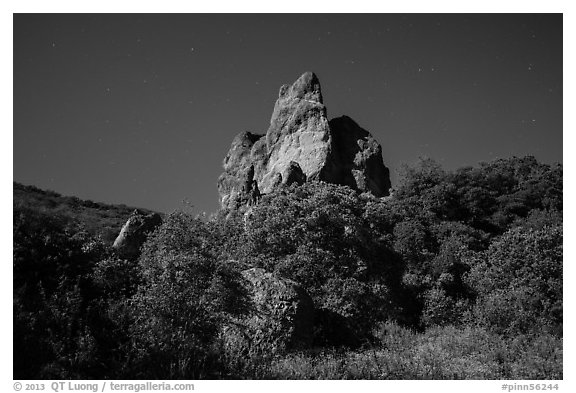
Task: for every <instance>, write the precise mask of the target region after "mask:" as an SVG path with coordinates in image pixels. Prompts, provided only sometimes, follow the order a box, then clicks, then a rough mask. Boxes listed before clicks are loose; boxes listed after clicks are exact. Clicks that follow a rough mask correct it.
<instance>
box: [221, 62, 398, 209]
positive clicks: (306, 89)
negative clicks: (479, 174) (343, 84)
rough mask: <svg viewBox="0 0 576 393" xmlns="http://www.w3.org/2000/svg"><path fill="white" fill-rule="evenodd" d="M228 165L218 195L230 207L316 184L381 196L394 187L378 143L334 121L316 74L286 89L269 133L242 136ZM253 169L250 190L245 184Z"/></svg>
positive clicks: (235, 142) (350, 125)
mask: <svg viewBox="0 0 576 393" xmlns="http://www.w3.org/2000/svg"><path fill="white" fill-rule="evenodd" d="M223 166H224V173H223V174H222V175H221V176H220V178H219V179H218V192H219V194H220V204H221V206H222V207H223V208H225V209H234V208H238V207H241V206H244V205H247V204H248V205H249V204H253V203H254V202H255V201H257V199H258V198H259V197H260V193H263V194H266V193H270V192H272V191H274V190H275V189H276V188H277V187H279V186H281V185H287V184H292V183H297V184H302V183H304V182H306V181H313V180H321V181H326V182H329V183H334V184H341V185H347V186H350V187H352V188H353V189H355V190H358V191H360V192H370V193H372V194H373V195H374V196H377V197H382V196H386V195H388V189H389V188H390V178H389V172H388V169H387V168H386V167H385V166H384V163H383V161H382V149H381V147H380V145H379V144H378V142H376V140H375V139H374V138H373V137H372V135H370V133H369V132H368V131H366V130H364V129H362V128H361V127H360V126H358V125H357V124H356V123H355V122H354V121H353V120H352V119H350V118H349V117H341V118H337V119H333V120H331V121H328V117H327V111H326V106H325V105H324V102H323V98H322V91H321V87H320V81H319V80H318V77H317V76H316V75H315V74H314V73H312V72H306V73H304V74H303V75H302V76H301V77H300V78H298V80H296V81H295V82H294V83H293V84H292V85H284V86H282V87H281V88H280V92H279V94H278V99H277V100H276V104H275V106H274V111H273V113H272V118H271V120H270V126H269V128H268V130H267V132H266V134H265V135H259V134H253V133H250V132H243V133H241V134H239V135H238V136H236V138H234V140H233V142H232V146H231V148H230V150H229V151H228V154H227V155H226V158H225V159H224V165H223ZM250 168H253V169H250ZM252 170H253V172H250V175H251V178H250V181H251V182H253V184H252V183H251V188H250V189H249V188H248V187H243V184H245V182H246V173H248V171H252ZM254 190H258V192H257V193H256V192H255V191H254Z"/></svg>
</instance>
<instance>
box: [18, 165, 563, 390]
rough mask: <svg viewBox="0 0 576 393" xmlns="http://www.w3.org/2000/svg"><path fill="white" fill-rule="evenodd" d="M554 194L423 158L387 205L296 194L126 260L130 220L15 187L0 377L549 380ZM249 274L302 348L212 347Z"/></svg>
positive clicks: (554, 328)
mask: <svg viewBox="0 0 576 393" xmlns="http://www.w3.org/2000/svg"><path fill="white" fill-rule="evenodd" d="M562 182H563V180H562V166H561V165H546V164H542V163H539V162H537V161H536V160H535V159H534V158H533V157H524V158H516V157H513V158H509V159H503V160H496V161H493V162H490V163H482V164H480V165H479V166H477V167H474V168H472V167H469V168H461V169H458V170H455V171H446V170H444V169H443V168H442V167H441V166H440V165H438V164H437V163H436V162H434V161H433V160H430V159H424V160H421V161H420V162H418V163H417V164H416V165H414V166H412V167H408V166H407V167H405V168H404V173H403V175H402V177H401V179H400V180H399V182H398V185H397V186H396V189H395V190H394V192H393V194H392V195H391V196H390V197H386V198H374V197H371V196H370V195H366V194H362V195H358V194H357V193H356V192H354V191H353V190H351V189H350V188H348V187H345V186H338V185H332V184H325V183H322V182H315V181H311V182H308V183H305V184H303V185H301V186H297V185H292V186H290V187H282V188H280V189H278V190H276V191H275V192H273V193H271V194H268V195H265V196H263V197H262V199H261V200H260V201H259V203H258V204H256V205H254V206H250V207H245V208H242V209H238V210H234V211H219V212H218V213H216V214H215V215H213V216H212V217H211V218H210V219H206V218H205V217H204V218H198V217H193V216H191V215H189V214H185V213H178V212H176V213H173V214H170V215H168V216H167V217H166V218H165V219H164V223H163V224H162V225H161V226H160V227H159V228H158V229H156V230H155V231H154V232H153V233H152V234H150V235H149V236H148V240H147V242H146V243H145V244H144V246H143V248H142V254H141V256H140V258H139V259H138V260H136V261H128V260H125V259H122V258H120V257H119V256H118V255H116V254H115V253H114V252H113V251H112V250H111V248H110V243H111V239H112V238H113V237H114V236H115V234H117V233H118V231H119V230H120V227H121V226H122V224H123V223H124V222H125V220H126V219H127V217H128V216H129V215H130V213H131V211H132V210H133V209H131V208H127V207H125V206H119V207H118V206H109V205H104V204H99V203H94V202H91V201H81V200H79V199H77V198H74V197H62V196H60V195H59V194H56V193H53V192H49V191H42V190H39V189H36V188H34V187H27V186H21V185H19V184H16V183H15V184H14V216H13V236H14V240H13V246H14V247H13V313H14V378H17V379H26V378H35V379H42V378H51V379H75V378H78V379H79V378H82V379H107V378H110V379H112V378H116V379H126V378H144V379H149V378H159V379H168V378H171V379H178V378H187V379H197V378H306V379H308V378H310V379H332V378H338V379H340V378H350V379H356V378H362V379H366V378H382V379H400V378H403V379H419V378H423V379H458V378H466V379H504V378H506V379H560V378H562V315H563V299H562V288H563V276H562V259H563V227H562V210H563V205H562V188H563V184H562ZM251 267H260V268H263V269H264V270H265V271H267V272H270V273H274V274H275V275H277V276H280V277H283V278H287V279H291V280H294V281H296V282H297V283H298V284H299V285H300V286H301V287H302V288H303V289H304V290H305V291H306V292H307V293H308V294H309V295H310V297H311V298H312V299H313V302H314V341H313V344H312V346H311V347H310V348H307V349H306V348H304V349H302V348H299V349H298V350H301V352H296V351H294V350H293V351H292V352H290V351H288V352H282V353H258V354H256V355H257V356H256V355H254V356H252V355H251V356H244V354H242V353H237V354H234V353H231V352H227V350H226V348H225V340H223V332H226V331H227V329H229V328H230V327H232V326H236V327H238V321H241V320H242V318H244V317H245V316H246V315H250V314H249V313H250V312H253V310H254V308H253V305H252V304H251V302H250V300H249V299H250V297H249V296H248V293H247V288H248V287H247V286H246V282H245V281H244V279H243V278H242V275H241V271H243V270H245V269H248V268H251ZM246 313H248V314H246ZM247 331H248V332H249V330H247ZM242 333H243V334H244V333H246V331H242ZM260 333H262V332H259V333H258V334H260ZM262 334H265V333H262ZM256 336H257V334H255V336H254V337H256ZM308 337H309V336H308ZM256 338H257V339H259V338H258V337H256ZM264 339H265V338H264Z"/></svg>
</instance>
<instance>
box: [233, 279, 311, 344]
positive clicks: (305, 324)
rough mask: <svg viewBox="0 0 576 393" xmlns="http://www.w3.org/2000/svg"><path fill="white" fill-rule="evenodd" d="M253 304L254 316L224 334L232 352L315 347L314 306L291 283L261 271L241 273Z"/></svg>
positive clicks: (239, 321)
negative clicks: (313, 335) (313, 339)
mask: <svg viewBox="0 0 576 393" xmlns="http://www.w3.org/2000/svg"><path fill="white" fill-rule="evenodd" d="M242 276H243V277H244V278H245V280H246V283H247V289H248V292H249V293H250V298H251V302H252V305H253V307H252V310H251V312H250V313H249V314H248V315H247V316H246V317H245V318H244V319H242V320H238V321H236V323H234V324H230V325H228V326H227V327H226V328H225V329H224V332H223V335H224V342H225V346H226V347H227V350H228V351H229V352H236V353H242V352H253V353H254V352H258V351H260V352H266V353H269V352H281V351H283V350H286V349H298V348H308V347H309V346H310V345H311V344H312V334H313V323H314V304H313V302H312V299H311V298H310V296H309V295H308V294H307V293H306V291H304V289H302V288H301V287H300V285H298V284H297V283H296V282H294V281H292V280H288V279H285V278H281V277H278V276H276V275H274V274H272V273H267V272H266V271H264V270H263V269H260V268H252V269H248V270H245V271H243V272H242Z"/></svg>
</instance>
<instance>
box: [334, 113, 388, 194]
mask: <svg viewBox="0 0 576 393" xmlns="http://www.w3.org/2000/svg"><path fill="white" fill-rule="evenodd" d="M330 130H331V132H332V138H333V140H334V144H333V146H334V149H335V152H334V153H335V157H337V161H338V174H337V179H338V180H337V184H342V185H346V186H350V187H351V188H353V189H355V190H360V191H363V192H370V193H372V194H373V195H374V196H376V197H383V196H387V195H388V193H389V192H388V190H389V189H390V186H391V185H390V172H389V170H388V168H386V166H384V162H383V161H382V147H381V146H380V144H379V143H378V142H377V141H376V139H374V137H373V136H372V135H371V134H370V133H369V132H368V131H366V130H365V129H363V128H362V127H360V126H359V125H358V124H356V122H355V121H354V120H352V119H351V118H349V117H348V116H342V117H338V118H335V119H332V120H330Z"/></svg>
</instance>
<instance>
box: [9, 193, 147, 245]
mask: <svg viewBox="0 0 576 393" xmlns="http://www.w3.org/2000/svg"><path fill="white" fill-rule="evenodd" d="M13 190H14V195H13V197H14V207H15V208H20V207H23V208H33V209H34V210H36V211H41V212H43V213H45V214H47V215H50V216H53V217H61V218H62V219H65V220H66V221H69V222H74V223H75V224H76V225H81V226H82V227H83V228H84V229H85V230H86V231H87V232H88V233H89V234H91V235H93V236H99V237H100V238H101V239H102V240H103V241H104V242H105V243H109V244H112V242H113V241H114V239H115V238H116V236H118V233H119V232H120V228H121V227H122V225H124V223H125V222H126V219H127V218H128V217H129V216H130V213H131V212H133V211H134V209H135V208H134V207H129V206H126V205H110V204H106V203H101V202H93V201H90V200H82V199H80V198H77V197H74V196H63V195H60V194H58V193H56V192H54V191H44V190H41V189H39V188H37V187H34V186H25V185H23V184H19V183H16V182H14V184H13ZM138 210H139V211H141V212H142V213H152V212H151V211H150V210H147V209H140V208H139V209H138Z"/></svg>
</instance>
